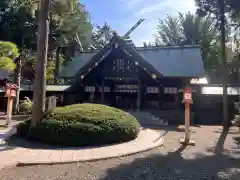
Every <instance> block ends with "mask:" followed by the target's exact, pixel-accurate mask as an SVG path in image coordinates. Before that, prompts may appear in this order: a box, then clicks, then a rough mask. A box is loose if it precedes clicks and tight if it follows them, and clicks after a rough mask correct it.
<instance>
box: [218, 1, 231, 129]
mask: <svg viewBox="0 0 240 180" xmlns="http://www.w3.org/2000/svg"><path fill="white" fill-rule="evenodd" d="M218 3H219V8H220V30H221V55H222V76H223V118H224V119H223V125H224V127H225V128H227V127H228V126H229V117H228V93H227V76H228V73H227V62H226V46H225V41H226V37H225V9H224V0H218Z"/></svg>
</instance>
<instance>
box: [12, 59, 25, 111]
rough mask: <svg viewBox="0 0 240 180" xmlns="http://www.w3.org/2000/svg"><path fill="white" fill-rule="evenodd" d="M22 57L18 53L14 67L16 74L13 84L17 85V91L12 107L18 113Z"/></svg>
mask: <svg viewBox="0 0 240 180" xmlns="http://www.w3.org/2000/svg"><path fill="white" fill-rule="evenodd" d="M22 58H23V56H22V55H20V56H19V59H18V61H17V62H16V63H17V67H16V75H15V82H14V83H15V84H16V85H17V86H18V89H17V92H16V98H15V100H14V109H13V113H14V114H18V113H19V96H20V88H21V87H20V86H21V68H22Z"/></svg>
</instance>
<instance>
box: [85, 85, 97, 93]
mask: <svg viewBox="0 0 240 180" xmlns="http://www.w3.org/2000/svg"><path fill="white" fill-rule="evenodd" d="M84 91H85V92H95V87H94V86H85V87H84Z"/></svg>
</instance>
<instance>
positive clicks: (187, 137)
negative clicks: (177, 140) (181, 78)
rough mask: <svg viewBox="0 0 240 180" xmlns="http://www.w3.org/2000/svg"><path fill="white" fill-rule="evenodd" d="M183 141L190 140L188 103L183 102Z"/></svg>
mask: <svg viewBox="0 0 240 180" xmlns="http://www.w3.org/2000/svg"><path fill="white" fill-rule="evenodd" d="M184 140H185V143H188V142H189V140H190V103H188V102H186V103H185V137H184Z"/></svg>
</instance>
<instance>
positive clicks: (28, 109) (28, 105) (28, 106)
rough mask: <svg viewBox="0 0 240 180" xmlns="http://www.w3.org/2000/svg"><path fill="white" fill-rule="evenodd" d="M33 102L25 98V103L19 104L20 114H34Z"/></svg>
mask: <svg viewBox="0 0 240 180" xmlns="http://www.w3.org/2000/svg"><path fill="white" fill-rule="evenodd" d="M32 105H33V102H32V101H31V99H29V98H28V97H25V99H24V100H23V101H21V102H20V104H19V112H20V113H21V114H31V113H32Z"/></svg>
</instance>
